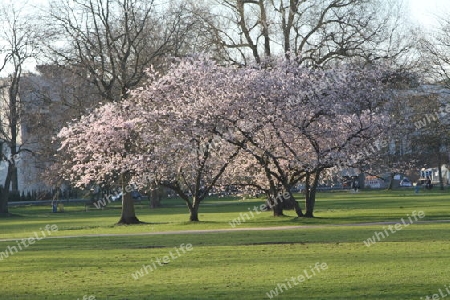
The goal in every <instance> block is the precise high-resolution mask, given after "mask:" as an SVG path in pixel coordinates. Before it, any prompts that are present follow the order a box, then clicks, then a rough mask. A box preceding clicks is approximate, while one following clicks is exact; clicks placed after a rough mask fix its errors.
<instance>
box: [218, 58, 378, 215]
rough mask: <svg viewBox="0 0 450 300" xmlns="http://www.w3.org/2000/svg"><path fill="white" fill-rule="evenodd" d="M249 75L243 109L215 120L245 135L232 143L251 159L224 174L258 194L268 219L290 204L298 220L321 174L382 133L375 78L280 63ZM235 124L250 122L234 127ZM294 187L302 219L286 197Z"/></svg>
mask: <svg viewBox="0 0 450 300" xmlns="http://www.w3.org/2000/svg"><path fill="white" fill-rule="evenodd" d="M257 74H258V76H256V77H254V79H253V80H254V82H253V85H252V89H253V91H252V92H251V93H248V94H251V95H253V97H245V99H244V101H246V102H247V103H246V104H245V105H244V108H245V109H244V110H242V108H239V112H238V111H236V112H234V113H229V114H224V115H223V119H224V123H227V124H229V125H228V126H230V127H232V126H234V132H239V133H240V134H241V135H243V136H245V137H246V140H245V143H243V144H242V143H241V144H240V146H241V147H242V148H243V150H244V151H245V153H246V154H247V155H248V156H251V157H252V159H248V158H247V159H242V161H239V163H238V165H237V166H236V167H235V168H230V170H233V171H236V172H237V173H240V176H239V177H238V178H241V179H244V180H247V181H244V183H246V184H248V185H251V186H254V187H256V188H258V189H260V190H263V191H265V192H266V194H267V195H268V198H269V206H272V207H273V212H274V215H275V216H278V215H282V214H283V208H284V207H292V208H294V209H295V211H296V213H297V215H298V216H303V215H304V216H307V217H313V211H314V204H315V195H316V188H317V185H318V183H319V179H320V176H321V174H322V173H323V171H324V170H326V169H328V168H332V167H334V166H336V165H337V163H338V162H339V161H341V160H343V159H345V158H346V157H347V156H349V155H350V154H351V153H352V152H354V151H355V149H358V148H360V147H361V146H362V145H364V144H366V143H369V142H370V141H373V140H374V139H375V138H376V137H377V136H378V135H379V134H380V132H381V131H382V128H383V126H382V125H383V117H382V115H381V111H380V107H381V106H382V105H383V103H384V101H385V97H384V92H383V90H384V89H383V83H382V81H381V79H382V77H381V73H380V72H379V71H377V70H375V69H374V70H369V69H367V70H365V69H360V68H357V67H354V68H350V67H342V68H339V69H332V70H313V69H308V68H303V67H299V66H298V65H296V64H293V63H291V62H284V63H278V64H276V65H274V66H273V67H272V68H268V69H262V70H259V71H258V72H257ZM239 101H242V100H239ZM240 105H241V106H242V103H241V104H240ZM239 120H248V121H250V122H253V125H252V126H248V125H246V127H242V126H239V124H240V123H239V122H238V121H239ZM255 129H257V130H255ZM230 142H232V143H234V144H236V145H239V143H240V142H239V141H233V140H230ZM245 162H248V164H245ZM255 164H257V165H259V167H255ZM248 174H251V176H250V175H248ZM299 182H304V183H305V206H306V212H305V214H303V212H302V210H301V208H300V207H299V205H298V203H297V202H296V201H295V199H294V197H293V196H292V194H291V192H290V190H291V189H292V187H294V186H295V185H296V184H298V183H299ZM241 183H242V182H241ZM280 195H285V196H283V197H282V198H280ZM286 204H288V205H286Z"/></svg>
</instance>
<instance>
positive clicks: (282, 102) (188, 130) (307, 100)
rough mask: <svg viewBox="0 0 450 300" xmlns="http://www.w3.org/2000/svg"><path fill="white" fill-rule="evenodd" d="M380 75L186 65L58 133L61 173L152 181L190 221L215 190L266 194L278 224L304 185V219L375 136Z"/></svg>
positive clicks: (84, 179) (288, 65)
mask: <svg viewBox="0 0 450 300" xmlns="http://www.w3.org/2000/svg"><path fill="white" fill-rule="evenodd" d="M378 75H379V73H378V72H376V71H372V70H364V69H358V68H348V67H347V68H340V69H333V70H313V69H307V68H304V67H299V66H298V65H296V64H295V63H293V62H288V61H287V62H286V61H284V62H283V61H282V62H274V63H273V66H272V67H271V68H264V69H263V68H260V67H259V66H253V67H246V68H236V67H230V66H220V65H217V64H216V63H214V62H212V61H210V60H208V59H205V58H188V59H184V60H181V61H179V62H176V63H175V64H174V66H173V67H172V69H171V70H170V71H169V72H168V73H166V74H165V75H163V76H161V75H159V74H158V73H155V72H151V71H150V72H149V74H148V77H149V78H150V80H149V81H148V82H147V83H145V84H143V86H142V87H141V88H139V89H136V90H134V91H132V92H131V93H130V95H128V97H127V99H125V100H123V101H122V102H121V103H120V104H107V105H104V106H103V107H101V108H99V109H97V110H96V111H94V112H93V113H91V114H90V115H89V116H87V117H84V118H82V119H81V120H80V121H79V122H77V123H74V124H72V125H71V126H69V127H68V128H65V129H64V130H63V131H61V133H60V135H59V136H60V138H62V140H63V142H62V146H61V150H64V151H66V152H68V153H70V154H71V155H70V156H69V157H71V159H66V161H65V165H64V167H63V169H64V170H67V178H68V179H69V180H71V181H75V182H77V184H79V185H88V184H90V183H92V182H105V181H108V180H112V179H117V178H121V179H122V181H123V182H125V183H129V182H137V183H142V184H143V185H145V184H146V183H145V180H144V178H149V177H151V178H152V183H153V184H154V185H162V186H165V187H167V188H170V189H172V190H174V191H175V192H176V193H177V194H178V195H179V196H180V197H181V198H182V199H183V200H184V201H185V203H186V205H187V207H188V209H189V211H190V217H189V219H190V221H198V220H199V219H198V210H199V206H200V203H201V202H202V201H203V200H204V199H205V197H206V196H207V195H208V194H209V193H210V192H211V191H212V189H213V188H214V187H216V188H220V187H223V186H226V185H228V184H236V185H241V186H247V187H253V188H256V189H259V190H263V191H265V192H266V194H267V196H268V198H269V204H271V206H272V207H273V211H274V215H275V216H278V215H282V214H283V208H284V207H286V204H288V206H290V207H292V208H294V209H295V210H296V212H297V215H298V216H303V212H302V210H301V208H300V206H299V204H298V203H297V202H296V201H295V199H294V197H293V196H292V194H291V192H290V191H291V188H292V187H293V186H294V185H296V184H297V183H299V182H300V181H303V182H305V183H306V187H307V192H306V196H305V203H306V212H305V216H307V217H313V211H314V204H315V192H316V188H317V184H318V181H319V178H320V175H321V173H322V172H323V171H324V170H325V169H327V168H331V167H333V166H335V165H336V163H337V162H338V161H339V160H340V159H342V158H343V156H345V155H348V153H350V152H351V151H352V149H353V147H358V146H361V145H362V144H364V143H366V142H367V141H369V140H371V139H373V138H374V137H375V136H376V135H377V134H378V133H379V130H380V128H381V127H380V121H381V120H382V119H381V118H380V117H379V116H378V113H379V112H378V111H377V110H378V108H379V107H380V105H382V103H383V100H384V98H383V93H382V91H383V89H382V86H381V80H380V78H379V76H378ZM280 193H283V195H285V197H284V198H285V199H283V200H282V201H279V197H280ZM277 198H278V200H277ZM285 200H286V201H285ZM133 213H134V212H133Z"/></svg>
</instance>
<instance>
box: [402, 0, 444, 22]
mask: <svg viewBox="0 0 450 300" xmlns="http://www.w3.org/2000/svg"><path fill="white" fill-rule="evenodd" d="M405 3H406V4H409V7H410V10H411V15H412V16H411V19H412V20H413V21H415V20H417V21H418V22H419V23H421V24H423V25H426V26H433V24H435V22H436V21H435V20H436V15H438V16H445V12H447V15H448V13H449V12H450V0H405Z"/></svg>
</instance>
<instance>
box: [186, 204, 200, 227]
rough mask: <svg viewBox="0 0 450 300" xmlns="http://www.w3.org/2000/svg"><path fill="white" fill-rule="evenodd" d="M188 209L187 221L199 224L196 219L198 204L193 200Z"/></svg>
mask: <svg viewBox="0 0 450 300" xmlns="http://www.w3.org/2000/svg"><path fill="white" fill-rule="evenodd" d="M188 207H189V221H191V222H199V221H200V220H199V219H198V208H199V207H200V202H199V201H196V199H194V200H193V204H192V205H191V204H188Z"/></svg>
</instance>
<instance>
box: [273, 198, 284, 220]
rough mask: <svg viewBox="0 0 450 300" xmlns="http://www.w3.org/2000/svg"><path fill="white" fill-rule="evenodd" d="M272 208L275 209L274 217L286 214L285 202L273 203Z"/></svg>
mask: <svg viewBox="0 0 450 300" xmlns="http://www.w3.org/2000/svg"><path fill="white" fill-rule="evenodd" d="M272 204H273V203H272ZM272 210H273V216H274V217H282V216H284V213H283V203H279V202H277V203H275V204H273V205H272Z"/></svg>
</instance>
